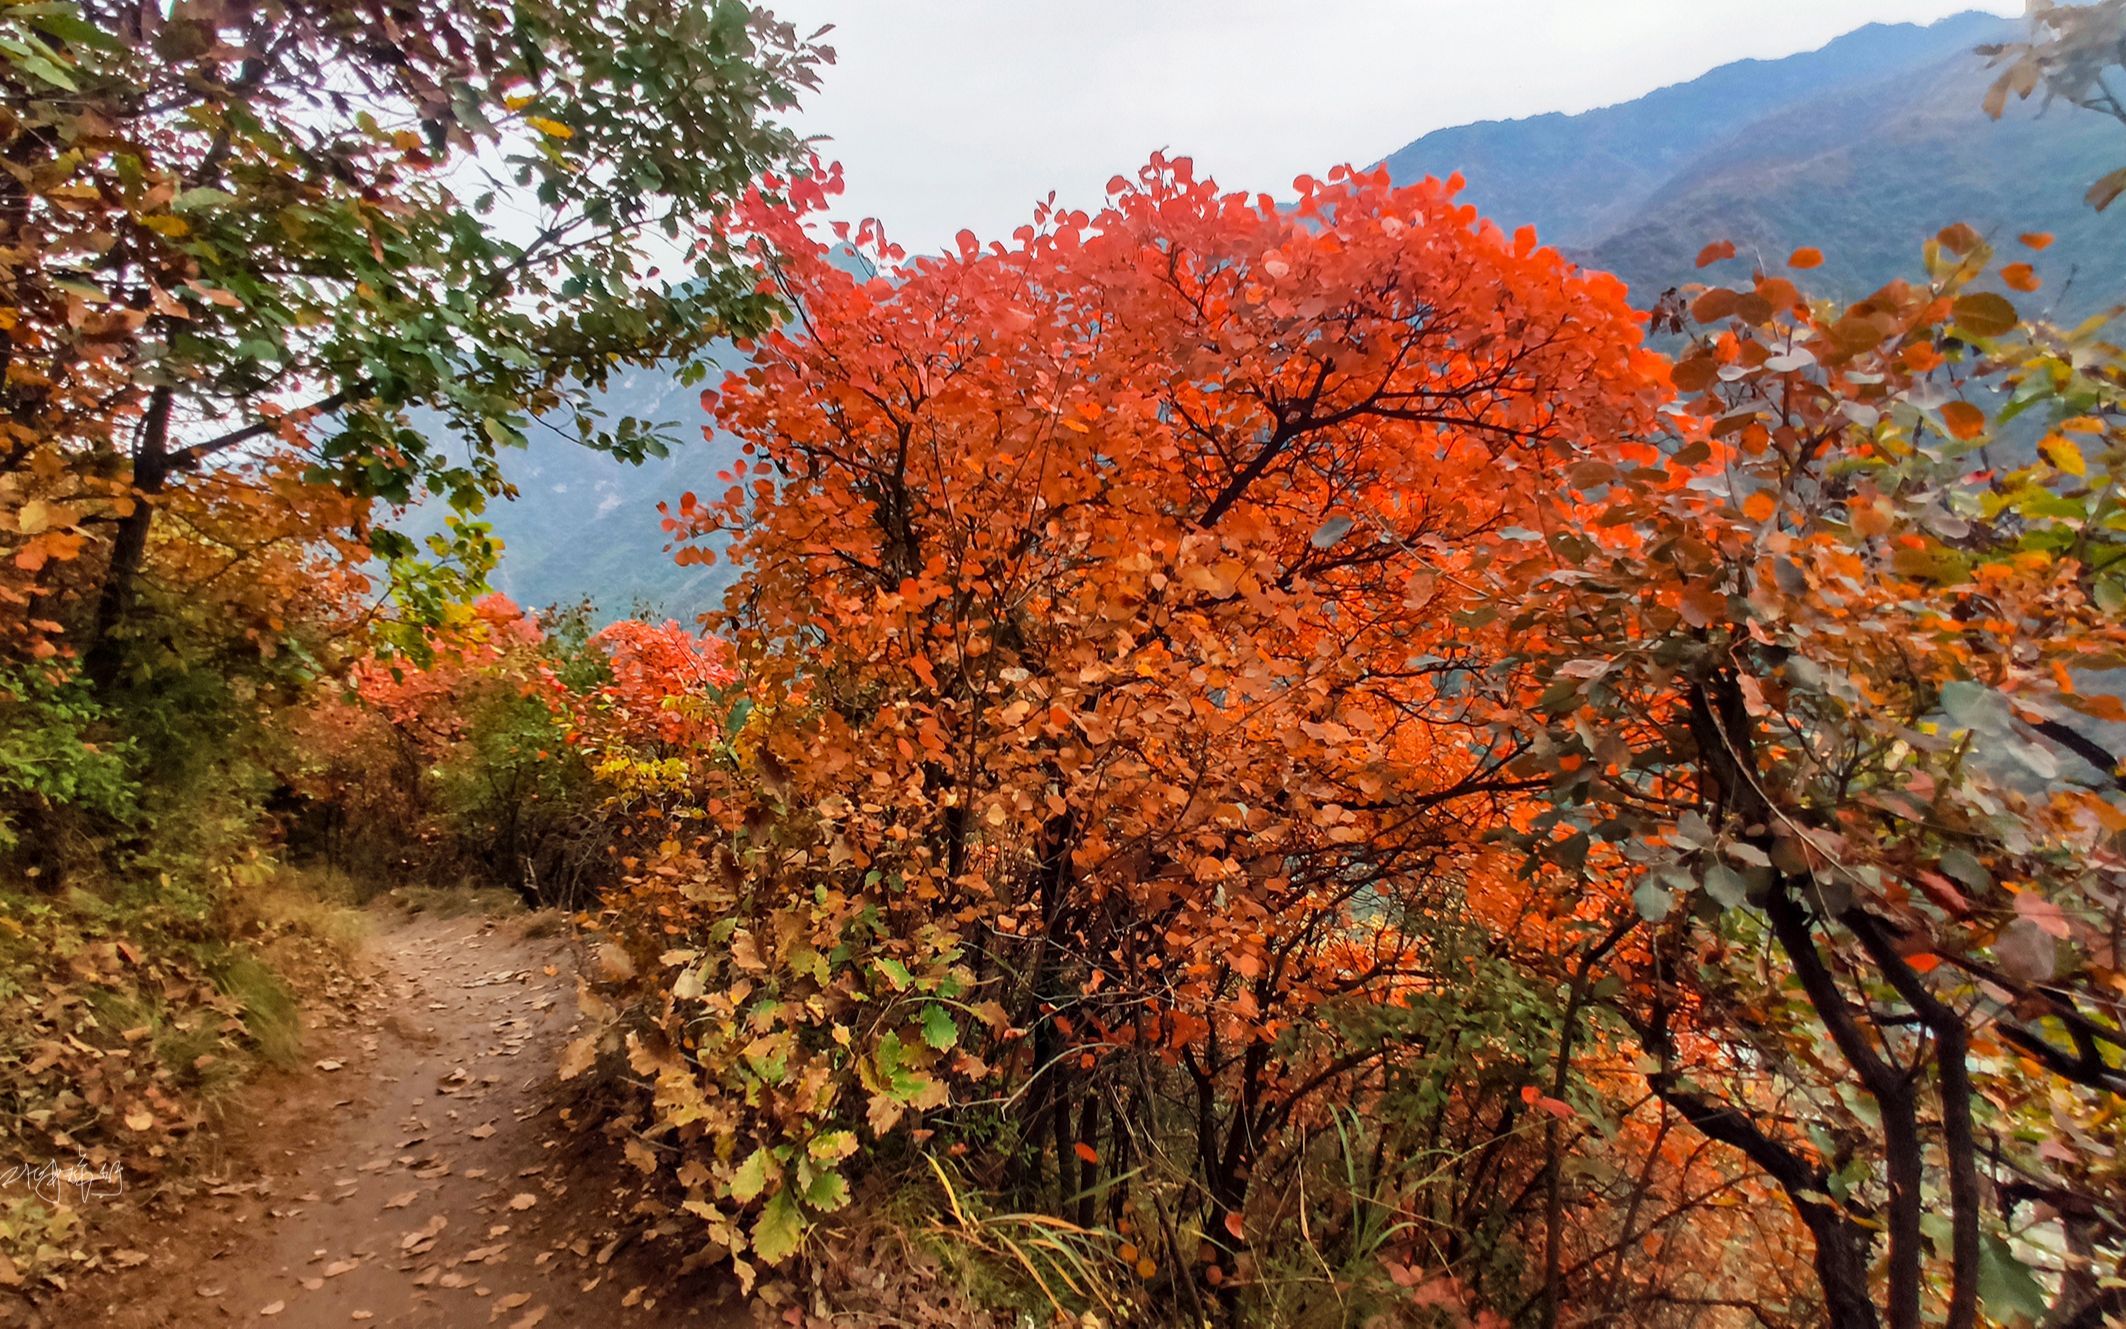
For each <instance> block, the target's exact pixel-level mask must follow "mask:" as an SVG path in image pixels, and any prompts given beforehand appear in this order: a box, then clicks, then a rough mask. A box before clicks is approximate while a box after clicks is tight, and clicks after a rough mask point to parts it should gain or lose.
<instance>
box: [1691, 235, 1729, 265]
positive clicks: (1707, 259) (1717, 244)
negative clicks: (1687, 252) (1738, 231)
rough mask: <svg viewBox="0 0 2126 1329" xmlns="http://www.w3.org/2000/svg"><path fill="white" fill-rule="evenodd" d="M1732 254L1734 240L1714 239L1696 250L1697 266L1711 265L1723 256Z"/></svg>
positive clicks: (1726, 256)
mask: <svg viewBox="0 0 2126 1329" xmlns="http://www.w3.org/2000/svg"><path fill="white" fill-rule="evenodd" d="M1734 256H1735V242H1734V241H1732V240H1716V241H1714V242H1713V243H1712V244H1709V245H1707V246H1706V247H1705V248H1703V249H1701V250H1699V251H1698V266H1699V267H1701V268H1706V267H1711V266H1712V265H1713V264H1715V263H1718V262H1719V261H1720V260H1721V259H1723V258H1733V257H1734Z"/></svg>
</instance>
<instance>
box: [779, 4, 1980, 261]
mask: <svg viewBox="0 0 2126 1329" xmlns="http://www.w3.org/2000/svg"><path fill="white" fill-rule="evenodd" d="M773 8H774V9H775V10H776V12H777V13H778V14H780V15H781V16H783V17H785V18H787V19H790V20H792V21H794V22H796V23H798V24H799V25H800V26H817V25H819V24H823V23H832V24H834V25H835V31H834V32H833V33H831V34H830V35H829V36H828V37H827V38H826V41H827V42H828V44H830V45H832V46H834V47H835V48H836V50H837V52H838V53H839V57H840V58H839V62H838V63H837V64H836V66H835V67H834V68H832V69H830V70H828V71H827V75H826V87H825V89H824V90H823V91H822V92H820V93H817V94H815V95H814V96H813V97H812V98H811V102H810V105H809V106H808V107H807V108H806V110H805V112H804V114H803V115H802V116H801V117H800V118H799V124H800V126H801V127H802V128H803V129H804V130H805V132H807V133H812V134H822V135H827V136H829V137H830V139H831V142H829V143H827V144H825V145H823V147H822V149H821V151H822V152H823V154H825V155H827V156H829V157H832V158H836V159H839V160H840V161H841V162H842V163H843V165H844V166H845V167H846V168H847V169H848V172H849V193H848V195H847V197H846V198H845V200H844V204H845V206H844V207H842V208H840V209H838V210H837V211H838V212H839V213H841V214H843V215H847V216H851V217H859V216H865V215H871V216H877V217H879V218H881V219H882V220H884V221H885V223H886V227H887V231H888V233H889V234H890V235H891V236H892V237H893V238H894V239H896V240H898V241H899V242H900V243H901V244H903V245H906V246H907V247H908V248H909V249H910V250H916V251H921V250H934V249H941V248H944V247H947V246H948V244H949V242H950V240H951V237H952V235H953V233H954V232H956V231H958V230H959V229H960V228H961V227H963V226H964V227H972V228H973V229H974V230H975V232H976V233H977V234H979V235H981V236H982V237H983V238H984V239H992V238H999V237H1004V236H1008V235H1009V234H1010V232H1011V231H1012V229H1013V228H1014V227H1016V226H1018V225H1020V224H1021V223H1022V222H1024V221H1025V220H1026V218H1027V215H1028V213H1029V212H1030V210H1031V208H1032V204H1033V202H1034V200H1036V199H1038V198H1041V197H1043V196H1045V195H1046V194H1047V193H1048V192H1049V191H1050V190H1052V189H1053V190H1055V191H1057V192H1058V194H1059V195H1060V196H1061V198H1062V199H1063V200H1064V201H1065V202H1068V203H1071V204H1074V205H1076V206H1081V207H1090V206H1092V205H1094V204H1096V203H1097V202H1098V200H1099V198H1100V196H1101V190H1102V188H1103V186H1104V185H1105V183H1106V181H1107V179H1108V178H1109V177H1110V176H1112V175H1114V174H1115V173H1117V172H1118V171H1121V172H1127V171H1129V170H1130V169H1131V168H1132V167H1134V166H1136V165H1141V164H1142V163H1143V161H1144V160H1145V158H1146V157H1147V156H1149V155H1150V154H1151V153H1152V152H1153V151H1154V150H1159V149H1164V150H1166V151H1168V152H1170V153H1177V154H1179V153H1185V154H1187V155H1189V156H1192V157H1194V158H1195V159H1196V161H1197V162H1198V164H1199V169H1207V170H1208V171H1209V172H1210V173H1211V174H1214V175H1215V176H1217V178H1218V180H1219V181H1220V183H1222V184H1225V185H1228V186H1231V187H1234V188H1245V189H1250V190H1268V191H1271V192H1274V193H1280V194H1281V193H1286V192H1288V191H1289V189H1290V185H1291V181H1292V178H1293V177H1294V176H1295V175H1299V174H1302V173H1305V172H1315V173H1319V172H1321V171H1324V170H1326V169H1327V168H1328V167H1329V166H1331V165H1334V164H1335V163H1336V162H1338V161H1344V160H1348V161H1357V162H1369V161H1375V160H1378V159H1379V158H1381V157H1382V156H1384V155H1386V154H1387V153H1389V152H1391V151H1393V150H1394V149H1396V148H1398V147H1400V146H1402V145H1403V144H1405V143H1407V142H1409V141H1410V140H1412V139H1414V138H1417V137H1418V136H1420V135H1422V134H1424V133H1426V132H1428V131H1430V130H1433V129H1437V128H1440V127H1443V126H1446V125H1453V124H1461V123H1464V122H1467V121H1471V120H1483V119H1497V118H1508V117H1517V116H1526V115H1536V114H1540V113H1542V112H1545V111H1565V112H1576V111H1583V110H1587V109H1589V108H1591V107H1596V106H1604V105H1608V104H1611V103H1614V102H1619V101H1625V100H1628V99H1630V98H1633V97H1637V96H1640V95H1642V94H1644V93H1646V92H1648V91H1651V90H1652V89H1654V88H1656V87H1660V86H1662V85H1665V84H1669V83H1676V82H1681V81H1683V80H1686V79H1691V78H1695V77H1697V76H1698V75H1700V74H1702V73H1704V72H1705V71H1707V70H1709V69H1711V68H1713V67H1714V66H1716V65H1720V64H1724V63H1726V62H1728V61H1731V60H1740V59H1747V58H1750V57H1757V58H1764V59H1769V58H1776V57H1779V56H1784V55H1791V54H1794V53H1795V52H1797V51H1806V50H1811V49H1813V48H1815V47H1818V46H1821V45H1823V44H1824V43H1825V42H1827V41H1829V40H1831V39H1832V38H1833V37H1836V36H1838V35H1839V34H1841V33H1844V32H1848V31H1851V30H1852V29H1853V28H1856V27H1858V26H1860V25H1862V24H1864V23H1869V22H1920V23H1925V22H1931V21H1933V20H1935V19H1938V18H1942V17H1945V16H1946V15H1949V14H1952V13H1956V12H1958V11H1961V10H1968V9H1973V8H1983V9H1990V10H1993V11H1995V12H1999V13H2003V14H2011V13H2016V12H2019V11H2020V9H2021V5H2020V3H2018V0H1992V2H1991V3H1974V0H1778V2H1777V3H1772V0H1598V2H1597V3H1589V0H1303V2H1302V0H1074V2H1073V3H1071V4H1067V5H1030V4H1021V3H1017V2H1016V0H777V2H776V3H775V4H774V5H773Z"/></svg>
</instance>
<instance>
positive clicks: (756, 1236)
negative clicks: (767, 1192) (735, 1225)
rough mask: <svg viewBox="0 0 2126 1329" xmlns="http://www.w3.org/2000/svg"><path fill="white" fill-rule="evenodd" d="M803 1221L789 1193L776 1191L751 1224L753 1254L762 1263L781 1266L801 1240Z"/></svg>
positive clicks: (802, 1236)
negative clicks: (757, 1219) (756, 1219)
mask: <svg viewBox="0 0 2126 1329" xmlns="http://www.w3.org/2000/svg"><path fill="white" fill-rule="evenodd" d="M804 1237H805V1220H804V1216H803V1215H801V1214H799V1213H798V1212H797V1202H796V1201H794V1200H792V1199H791V1198H790V1193H789V1192H788V1191H777V1192H775V1198H774V1199H772V1200H770V1201H768V1205H767V1207H766V1208H765V1209H762V1210H761V1211H760V1221H759V1222H758V1223H755V1224H754V1225H753V1253H754V1254H755V1255H757V1256H759V1257H760V1259H761V1261H762V1263H765V1264H781V1263H782V1262H783V1261H784V1260H787V1259H789V1258H790V1255H791V1253H792V1252H794V1251H795V1250H796V1249H797V1248H798V1246H799V1245H800V1244H801V1243H802V1242H803V1241H804Z"/></svg>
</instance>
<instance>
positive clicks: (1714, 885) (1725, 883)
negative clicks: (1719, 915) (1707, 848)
mask: <svg viewBox="0 0 2126 1329" xmlns="http://www.w3.org/2000/svg"><path fill="white" fill-rule="evenodd" d="M1705 893H1706V894H1707V895H1710V896H1711V897H1713V899H1714V901H1715V902H1717V903H1718V904H1719V906H1720V907H1721V908H1722V909H1733V908H1735V907H1736V906H1737V905H1739V904H1741V903H1742V902H1743V900H1744V899H1745V898H1747V897H1748V895H1749V883H1748V882H1746V881H1744V880H1743V879H1742V874H1741V873H1739V872H1737V871H1735V870H1734V869H1733V868H1731V867H1729V866H1728V865H1727V864H1725V863H1715V864H1713V865H1712V866H1711V867H1709V868H1707V869H1706V870H1705Z"/></svg>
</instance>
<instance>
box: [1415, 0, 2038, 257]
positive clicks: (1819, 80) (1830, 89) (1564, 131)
mask: <svg viewBox="0 0 2126 1329" xmlns="http://www.w3.org/2000/svg"><path fill="white" fill-rule="evenodd" d="M2008 26H2009V25H2007V24H2006V23H2005V21H2004V20H2002V19H1999V18H1996V17H1994V16H1993V15H1990V14H1982V13H1975V12H1974V13H1966V14H1959V15H1955V16H1953V17H1950V18H1946V19H1943V20H1941V21H1940V22H1938V23H1935V24H1933V25H1931V26H1927V27H1920V26H1917V25H1914V24H1909V23H1902V24H1869V25H1868V26H1866V27H1863V28H1860V29H1857V30H1855V31H1853V32H1850V33H1848V34H1846V35H1845V36H1843V37H1840V38H1838V39H1837V40H1836V41H1833V42H1831V43H1830V44H1828V45H1826V46H1824V47H1822V48H1821V49H1819V50H1815V51H1809V52H1805V53H1802V54H1799V55H1793V56H1787V57H1785V58H1783V59H1779V60H1741V61H1737V62H1735V63H1733V64H1728V65H1722V66H1720V67H1719V68H1717V69H1714V70H1712V71H1711V72H1709V73H1707V74H1705V75H1703V76H1702V77H1699V78H1696V79H1692V80H1691V81H1690V82H1688V83H1679V84H1674V85H1671V86H1669V87H1665V88H1660V89H1657V90H1655V91H1653V92H1650V93H1648V94H1647V95H1645V96H1644V97H1640V98H1638V99H1637V100H1635V101H1629V102H1623V103H1620V104H1618V105H1615V106H1607V107H1603V108H1601V109H1598V110H1593V111H1586V112H1583V113H1581V114H1578V115H1560V114H1551V115H1539V116H1532V117H1529V118H1527V119H1523V120H1486V121H1481V122H1479V123H1476V124H1470V125H1459V126H1456V127H1454V128H1451V129H1442V130H1438V131H1436V132H1434V133H1430V134H1427V135H1425V136H1424V137H1423V138H1420V139H1418V140H1417V141H1416V142H1414V143H1411V144H1409V145H1407V146H1405V147H1403V148H1402V149H1400V150H1399V151H1397V152H1395V153H1393V154H1391V155H1390V156H1389V157H1388V158H1387V159H1386V165H1387V167H1388V169H1389V171H1390V173H1391V174H1393V175H1394V177H1395V178H1396V179H1398V180H1416V179H1422V178H1423V177H1425V176H1428V175H1436V176H1439V177H1440V178H1442V179H1445V178H1446V177H1447V176H1448V175H1449V174H1451V173H1453V172H1455V171H1459V172H1461V174H1462V176H1463V178H1464V179H1465V180H1466V181H1467V182H1468V188H1467V191H1466V194H1465V197H1467V198H1468V199H1469V200H1470V201H1472V202H1474V203H1475V204H1476V205H1477V206H1478V207H1479V208H1481V209H1482V210H1483V211H1484V213H1485V214H1486V215H1487V216H1492V217H1496V218H1499V219H1500V220H1502V221H1509V222H1510V223H1511V224H1513V225H1521V224H1525V223H1533V224H1534V225H1535V228H1536V231H1537V233H1538V234H1539V235H1540V236H1541V237H1542V238H1543V240H1544V242H1545V243H1548V244H1554V245H1559V246H1564V247H1583V246H1586V245H1589V244H1592V243H1594V242H1595V241H1597V240H1599V239H1601V238H1602V237H1604V236H1606V235H1608V234H1610V233H1611V232H1612V231H1614V230H1616V229H1618V228H1619V227H1621V226H1624V225H1626V224H1628V223H1629V222H1630V221H1631V220H1632V219H1633V218H1635V217H1636V216H1637V214H1638V213H1639V212H1640V211H1641V210H1642V209H1643V208H1644V207H1645V205H1646V203H1647V200H1648V199H1650V198H1651V197H1652V196H1653V195H1654V194H1656V193H1657V192H1659V191H1660V190H1661V189H1662V188H1663V186H1665V185H1666V184H1667V183H1668V182H1669V181H1670V180H1671V179H1672V178H1673V177H1674V176H1675V175H1676V173H1677V172H1678V171H1681V170H1683V169H1685V168H1686V167H1688V166H1689V165H1690V164H1691V163H1692V162H1693V161H1694V160H1696V159H1697V158H1698V157H1699V155H1700V154H1701V153H1703V152H1705V151H1706V150H1707V149H1709V148H1712V147H1714V146H1715V145H1717V144H1719V143H1720V142H1721V141H1722V140H1723V139H1726V138H1728V137H1729V136H1731V135H1732V134H1733V133H1734V132H1735V130H1736V129H1737V128H1738V127H1739V126H1741V125H1744V124H1748V123H1751V122H1753V121H1757V120H1759V119H1761V118H1762V117H1764V116H1767V115H1769V114H1771V113H1772V112H1774V111H1777V110H1779V109H1780V108H1782V107H1786V106H1791V105H1795V104H1798V103H1803V102H1806V101H1808V100H1810V99H1812V98H1818V97H1822V96H1825V95H1828V94H1831V93H1834V92H1837V91H1839V90H1842V89H1847V88H1852V87H1855V86H1861V85H1866V84H1872V83H1878V82H1880V81H1882V80H1883V79H1884V78H1886V77H1888V76H1891V75H1893V74H1895V73H1897V72H1899V71H1903V70H1909V69H1913V68H1918V67H1925V66H1931V65H1935V64H1938V63H1939V62H1941V61H1942V60H1945V59H1947V58H1949V57H1950V56H1952V55H1957V54H1965V53H1968V52H1969V51H1970V49H1971V48H1972V47H1973V46H1975V45H1977V44H1979V43H1980V42H1983V41H1988V40H1994V39H1996V38H1997V37H1998V36H1999V35H2000V34H2001V33H2002V32H2004V31H2006V30H2008Z"/></svg>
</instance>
